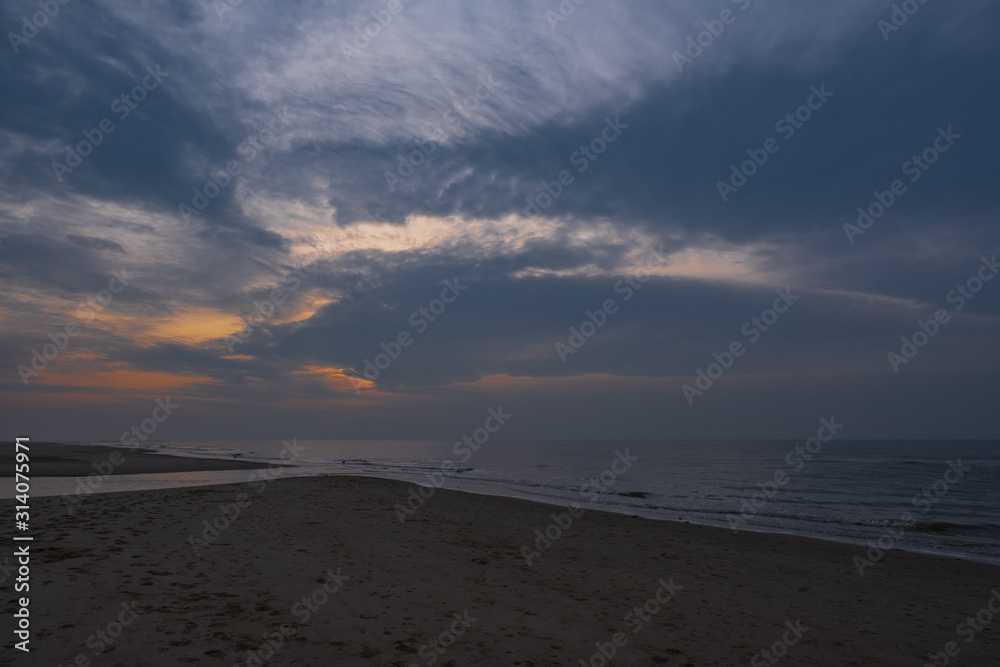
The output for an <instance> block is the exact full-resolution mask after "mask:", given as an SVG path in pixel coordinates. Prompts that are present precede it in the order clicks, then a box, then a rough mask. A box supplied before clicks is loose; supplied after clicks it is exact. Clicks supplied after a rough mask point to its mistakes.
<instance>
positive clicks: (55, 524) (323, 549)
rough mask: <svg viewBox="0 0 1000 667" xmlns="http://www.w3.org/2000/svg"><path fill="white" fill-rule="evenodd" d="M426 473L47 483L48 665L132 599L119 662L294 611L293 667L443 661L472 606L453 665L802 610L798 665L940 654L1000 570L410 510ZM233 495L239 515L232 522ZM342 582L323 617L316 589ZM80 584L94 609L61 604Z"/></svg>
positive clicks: (449, 497)
mask: <svg viewBox="0 0 1000 667" xmlns="http://www.w3.org/2000/svg"><path fill="white" fill-rule="evenodd" d="M410 488H411V485H410V484H409V483H405V482H400V481H393V480H387V479H381V478H372V477H346V476H344V477H307V478H302V479H297V480H296V481H292V480H291V479H277V480H274V481H272V482H270V483H269V484H268V485H267V486H266V488H261V489H257V490H255V489H254V488H253V486H252V485H239V486H237V487H234V486H233V485H231V484H227V485H221V486H206V487H192V488H175V489H161V490H150V491H133V492H124V493H107V494H99V495H95V496H94V497H93V498H91V499H90V500H89V501H88V503H87V504H85V505H83V506H81V508H80V509H79V512H78V515H77V516H76V517H74V518H69V517H66V516H65V515H62V513H61V512H60V506H59V500H58V498H37V499H35V500H34V501H33V504H34V506H33V516H37V519H35V521H36V522H37V523H38V525H40V526H41V527H42V528H41V530H40V534H39V535H38V537H36V540H38V542H40V544H38V546H39V547H40V548H41V547H42V546H43V545H44V547H45V550H44V551H40V552H39V556H40V557H41V559H40V560H39V561H38V562H37V564H35V567H37V568H38V570H39V571H38V573H37V575H36V576H37V577H38V578H37V579H34V580H33V583H34V581H40V582H45V583H42V584H41V585H40V590H39V591H38V592H36V591H35V587H34V586H33V587H32V592H33V598H32V604H33V608H32V614H33V616H32V617H33V618H35V619H36V621H35V622H36V623H37V624H38V625H37V627H39V628H42V627H45V628H56V627H58V628H60V631H59V632H58V633H55V634H51V635H47V636H46V637H39V638H37V639H36V640H35V642H33V647H32V651H33V652H38V653H41V655H40V656H36V659H43V662H46V664H49V662H52V664H71V663H72V660H73V659H74V657H75V656H76V655H78V654H80V653H85V654H87V655H88V656H90V657H91V658H92V659H95V658H97V657H98V655H97V654H95V652H94V651H93V650H92V649H89V648H87V638H88V636H89V635H91V634H92V633H93V632H94V627H95V624H96V625H97V627H103V625H104V624H105V623H107V622H108V621H110V620H112V619H114V618H115V615H116V614H117V613H118V612H120V611H121V606H120V605H121V604H122V603H129V602H133V601H134V602H135V604H136V605H137V608H138V609H139V610H140V613H139V615H138V619H137V620H136V621H135V622H134V624H133V625H132V626H131V627H129V628H126V629H125V631H124V632H123V634H122V636H121V637H120V638H119V639H117V640H116V641H115V643H114V646H113V647H112V648H113V649H114V655H112V661H113V662H115V663H119V662H121V663H122V664H134V665H138V666H141V665H152V664H163V663H162V660H163V659H165V658H168V657H169V659H170V662H171V664H182V663H184V662H187V663H198V662H208V661H209V658H212V659H218V660H222V661H224V662H220V664H239V665H241V666H242V665H245V664H247V663H248V660H249V658H248V655H249V653H248V652H253V651H257V650H258V649H259V648H260V646H261V644H262V641H263V640H262V639H261V638H262V635H263V634H268V633H274V632H275V631H276V630H277V629H278V628H281V627H282V626H283V625H284V626H287V628H288V629H290V630H295V632H294V633H293V634H290V635H288V636H287V637H285V640H284V641H283V642H282V643H281V645H280V646H279V647H278V648H277V650H276V652H275V653H276V655H275V656H274V659H273V660H274V662H273V664H293V665H294V664H313V663H314V662H316V661H318V660H319V659H320V658H322V659H323V660H324V661H326V662H330V659H331V658H333V661H334V662H336V664H345V665H365V664H396V663H399V664H404V665H410V664H418V665H424V664H427V663H426V661H425V660H424V659H423V658H422V657H420V651H421V650H422V649H423V650H424V651H425V653H424V655H431V654H430V653H427V648H426V647H428V646H430V645H431V644H432V643H433V640H434V639H435V638H437V637H438V636H439V635H441V633H442V632H443V631H446V630H448V628H449V627H450V624H451V623H452V622H453V621H454V614H459V615H462V614H463V611H464V610H468V613H469V617H470V618H475V619H476V620H475V622H474V623H473V624H472V625H471V626H470V627H468V628H466V630H467V632H466V633H465V636H463V637H460V638H458V639H456V640H455V641H454V643H453V644H452V645H451V646H450V647H449V648H448V649H447V652H446V653H445V654H444V655H443V656H440V664H447V663H448V661H454V664H497V661H498V660H499V661H502V662H503V663H504V664H522V665H527V664H535V665H538V666H541V665H566V664H574V665H575V664H578V662H579V660H581V659H582V660H588V659H589V657H590V656H591V655H592V654H594V653H595V651H596V650H598V649H597V648H595V647H596V646H598V645H603V646H607V645H608V644H607V643H608V642H609V641H611V637H612V635H613V634H614V633H619V632H621V633H624V634H623V637H625V638H626V639H627V643H626V644H624V645H622V646H619V648H617V649H616V650H617V655H616V656H615V664H621V665H648V664H664V665H668V666H669V667H679V666H681V665H684V664H686V663H691V664H734V663H740V664H746V663H749V662H750V661H751V660H752V659H753V657H754V656H755V655H757V654H759V652H760V651H761V650H762V649H765V648H767V647H769V646H771V645H772V644H773V643H774V642H775V641H776V640H780V639H781V637H782V633H783V632H785V630H786V629H787V627H786V623H789V622H791V623H793V624H795V623H797V622H798V623H801V624H802V626H804V627H806V628H808V630H807V631H805V632H804V635H803V636H802V638H801V641H799V642H797V643H796V644H795V645H790V646H788V654H789V664H801V665H827V664H852V663H854V664H873V663H874V664H885V665H896V664H900V665H902V664H922V663H923V662H926V656H927V654H928V653H936V652H939V651H941V650H943V647H944V646H945V644H946V643H947V642H948V641H953V640H955V639H956V634H955V629H956V626H957V625H958V624H959V623H961V622H962V621H963V620H964V619H965V618H966V617H967V616H969V615H970V614H972V615H974V614H975V613H976V610H978V609H980V608H982V607H983V606H984V605H985V604H986V602H987V601H988V599H989V598H990V595H991V590H993V589H995V588H996V586H997V584H998V582H1000V569H998V568H997V566H995V565H989V564H983V563H975V562H970V561H963V560H958V559H948V558H941V557H938V556H932V555H924V554H916V553H911V552H905V551H890V552H887V553H886V556H885V558H884V559H883V560H882V561H881V562H879V563H878V564H877V565H876V566H875V567H873V568H869V569H868V570H867V571H866V572H865V574H864V576H859V575H858V573H857V572H856V571H855V568H854V566H853V564H852V562H851V557H852V556H853V555H855V552H856V550H855V549H852V548H850V547H849V546H847V545H843V544H837V543H834V542H828V541H823V540H818V539H813V538H808V537H799V536H791V535H778V534H773V533H756V532H749V531H741V532H740V533H739V534H737V535H733V534H732V533H731V532H730V531H728V530H726V529H724V528H717V527H712V526H702V525H697V524H685V523H681V522H675V521H655V520H648V519H643V518H631V517H628V516H625V515H621V514H618V513H612V512H602V511H593V512H586V513H584V514H583V515H582V516H579V517H577V518H572V519H570V518H568V517H569V514H568V513H567V512H566V511H565V508H564V510H563V511H560V510H559V509H558V508H554V507H553V506H550V505H547V504H543V503H538V502H534V501H527V500H520V499H515V498H504V497H498V496H486V495H479V494H472V493H465V492H462V491H459V490H452V489H437V490H435V493H434V495H433V496H432V497H430V498H429V499H426V500H425V502H424V504H423V505H422V506H420V507H418V508H417V509H416V510H415V511H414V513H413V514H412V515H409V516H408V518H407V519H406V520H405V521H404V522H403V523H400V521H399V520H398V518H397V513H396V509H395V506H397V505H406V503H407V497H408V492H409V490H410ZM240 493H244V494H246V496H247V497H246V498H245V502H243V503H241V505H243V506H242V507H241V509H239V510H235V509H233V508H232V506H233V504H234V503H237V499H238V498H239V494H240ZM223 508H230V510H231V511H232V512H236V514H235V515H233V514H230V515H229V519H228V520H227V521H222V520H221V517H222V512H223ZM560 515H562V516H560ZM557 517H558V518H557ZM567 522H568V525H567ZM213 523H214V525H215V526H216V527H217V528H218V530H217V531H216V533H217V534H216V535H213V533H212V532H210V530H214V529H210V528H209V527H208V526H210V525H211V524H213ZM557 524H558V525H557ZM560 525H561V526H562V527H559V526H560ZM553 526H555V527H553ZM536 531H538V532H536ZM539 533H540V534H541V535H542V539H539V537H538V535H539ZM104 535H111V536H114V537H116V538H118V539H117V541H116V542H115V543H114V544H110V543H109V542H107V538H106V537H104ZM545 535H548V537H544V536H545ZM205 538H207V539H205ZM192 544H195V545H197V547H198V548H197V549H194V548H193V546H192ZM526 550H527V552H528V553H526ZM531 552H537V555H534V556H532V557H531V558H530V562H527V559H526V556H527V555H530V553H531ZM43 554H44V555H43ZM325 573H332V575H328V574H325ZM331 577H341V579H342V581H340V583H339V584H338V585H336V586H335V585H333V584H332V583H330V582H331V581H332V579H331ZM661 581H662V582H665V584H666V585H667V586H668V588H669V587H671V586H672V588H670V593H669V594H668V595H667V596H663V595H661V594H662V593H663V592H664V590H665V589H663V585H662V584H660V583H658V582H661ZM49 582H51V583H49ZM324 586H327V588H325V589H324V590H325V593H324V594H322V595H321V597H322V599H323V600H324V603H323V604H320V603H319V601H318V598H313V599H316V600H317V604H316V605H315V606H316V610H315V611H312V612H310V613H309V614H308V615H307V616H305V617H304V616H303V608H302V607H301V605H300V606H299V607H296V605H297V604H298V602H297V601H300V599H308V596H309V595H310V593H311V592H314V591H316V590H318V589H319V588H322V587H324ZM318 595H319V594H318ZM67 596H69V597H70V599H77V600H79V604H76V605H73V606H71V607H70V606H67V605H65V604H62V603H61V602H60V601H61V600H65V599H66V597H67ZM304 596H305V597H304ZM650 599H656V600H658V601H659V602H658V603H657V604H656V605H655V606H656V607H657V612H656V613H655V614H653V613H652V612H650V613H648V614H646V616H647V617H648V618H647V620H646V621H644V622H643V624H642V628H640V630H639V631H637V632H635V633H633V632H631V630H630V628H631V627H634V626H633V625H632V624H633V623H635V622H636V617H635V615H634V614H633V615H632V618H630V620H628V621H626V620H625V618H626V615H628V614H630V610H632V609H633V608H634V607H636V606H637V605H640V606H641V605H643V602H644V601H648V600H650ZM116 609H117V610H118V611H115V610H116ZM650 609H651V608H650ZM83 610H86V612H84V611H83ZM95 615H96V616H95ZM105 617H107V618H105ZM304 618H306V619H307V620H306V622H304V623H302V622H300V621H302V620H303V619H304ZM102 619H103V620H102ZM720 637H726V638H727V639H726V641H724V642H720V641H719V638H720ZM960 645H961V647H962V654H963V655H962V657H963V664H964V663H966V662H968V664H989V663H991V662H996V661H998V660H1000V638H997V637H996V636H995V633H981V634H979V635H978V636H977V637H976V638H975V641H974V643H971V644H968V645H966V644H965V643H961V644H960ZM373 658H378V662H377V663H373V660H372V659H373ZM215 661H216V660H212V662H215ZM918 661H920V662H919V663H918Z"/></svg>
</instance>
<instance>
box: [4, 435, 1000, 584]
mask: <svg viewBox="0 0 1000 667" xmlns="http://www.w3.org/2000/svg"><path fill="white" fill-rule="evenodd" d="M36 448H43V449H44V450H45V451H44V452H43V454H42V457H41V458H39V457H38V455H37V449H36ZM32 450H33V458H32V469H33V474H32V477H33V478H34V479H35V481H36V482H38V481H39V478H43V477H54V478H59V477H85V476H87V475H88V474H93V473H95V472H99V471H97V470H96V469H95V467H94V465H93V463H94V462H104V461H107V460H108V459H109V457H110V456H111V454H110V452H113V451H119V452H126V453H123V456H124V458H125V462H124V463H123V464H122V465H120V466H116V467H114V468H113V471H112V473H111V474H114V475H159V474H166V473H188V472H192V473H193V472H215V471H238V470H255V469H257V470H259V469H264V468H268V467H272V468H274V467H282V468H297V469H298V471H299V472H301V473H305V471H306V470H308V469H309V468H311V467H313V465H314V464H304V465H289V464H284V463H278V462H276V461H275V460H273V459H270V460H254V459H252V458H251V459H246V460H237V459H226V458H221V457H213V456H195V455H184V454H179V453H177V450H171V453H170V454H160V453H158V452H157V450H150V449H138V450H135V451H134V452H129V448H127V447H119V446H117V445H113V444H99V445H97V444H86V445H80V444H61V443H41V442H40V443H35V444H33V445H32ZM39 462H41V466H39ZM315 465H322V464H315ZM13 466H14V461H13V452H6V453H5V454H3V455H0V470H4V471H6V473H7V477H13V474H14V468H13ZM36 467H43V468H44V469H46V470H56V471H57V472H56V473H55V474H51V473H50V474H45V473H44V472H43V473H42V474H39V473H37V472H35V470H36ZM106 469H107V466H105V470H106ZM417 474H418V473H414V475H417ZM328 476H329V477H352V476H357V477H365V478H372V479H384V480H391V481H401V482H404V483H408V484H415V485H418V486H425V487H426V486H427V485H426V484H422V483H421V482H420V481H414V480H413V479H409V478H407V476H406V475H405V474H400V475H398V476H393V474H392V473H381V472H372V473H359V471H356V470H351V471H344V472H340V471H338V472H334V473H330V472H316V473H315V474H308V473H305V474H296V475H295V477H303V478H305V477H328ZM244 482H245V480H244V479H240V480H233V481H225V482H223V481H219V482H218V483H215V482H209V483H200V484H192V485H184V486H178V487H176V488H204V487H208V486H217V485H218V486H223V485H230V486H231V485H233V484H241V483H244ZM460 484H461V486H460ZM443 489H447V490H451V491H457V492H459V493H467V494H472V495H480V496H490V497H496V498H510V499H517V500H525V501H528V502H535V503H539V504H541V505H545V506H548V507H556V508H561V509H563V510H565V509H566V508H567V507H568V506H569V505H570V502H576V503H577V504H579V505H580V506H581V507H582V508H583V510H584V511H587V512H605V513H608V514H614V515H619V516H624V517H632V516H637V517H641V518H643V519H647V520H651V521H662V522H667V523H679V524H690V525H698V526H706V527H710V528H719V529H722V530H727V531H729V528H727V526H726V523H725V522H724V521H723V520H721V519H719V520H717V521H712V520H698V519H693V520H692V519H689V518H679V519H672V518H668V517H664V516H660V515H657V514H656V513H652V512H644V510H643V508H641V507H628V506H616V505H605V504H593V503H586V502H578V501H576V500H572V501H565V499H556V498H550V497H546V496H534V495H531V494H528V493H523V492H518V491H516V490H512V489H505V488H503V486H502V485H491V484H488V483H469V482H464V480H462V479H460V478H453V483H452V484H446V485H444V486H443V487H441V488H440V489H436V490H443ZM130 492H132V490H129V489H124V490H121V489H114V490H112V489H110V488H107V489H101V488H98V489H94V490H93V493H94V494H104V493H130ZM36 497H45V496H44V495H37V496H36ZM744 531H746V532H751V533H760V534H765V535H787V536H793V537H802V538H806V539H812V540H817V541H821V542H829V543H834V544H844V545H850V546H853V547H857V548H859V550H860V551H863V550H865V549H866V548H867V546H868V545H867V542H868V541H869V540H873V539H877V537H878V536H872V537H867V536H865V537H851V536H842V535H830V534H824V533H818V532H809V531H808V530H804V529H803V530H797V529H795V528H782V527H773V528H772V527H767V526H748V525H743V526H741V527H740V528H739V532H744ZM903 542H904V543H903V544H893V546H892V547H891V548H890V549H889V550H888V551H902V552H907V553H914V554H924V555H928V556H935V557H941V558H946V559H951V560H958V561H964V562H972V563H981V564H984V565H993V566H998V567H1000V558H998V557H995V556H987V555H980V554H976V553H961V552H949V551H942V550H939V549H933V548H929V547H921V546H920V545H917V546H910V545H907V544H905V538H904V539H903Z"/></svg>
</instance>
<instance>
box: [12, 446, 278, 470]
mask: <svg viewBox="0 0 1000 667" xmlns="http://www.w3.org/2000/svg"><path fill="white" fill-rule="evenodd" d="M29 452H30V454H31V476H32V477H78V476H86V475H89V474H90V473H92V472H95V471H110V472H108V473H107V474H112V475H139V474H148V473H164V472H190V471H193V470H241V469H244V468H245V469H251V468H262V467H264V466H265V465H266V464H261V463H252V462H248V461H238V460H236V459H233V460H231V461H230V460H225V459H194V458H183V457H179V456H163V455H162V454H156V453H153V452H150V451H148V450H142V449H137V450H135V451H129V449H128V448H127V447H125V448H112V447H95V446H93V445H60V444H55V443H47V442H32V443H30V450H29ZM14 453H15V452H14V448H13V447H4V448H3V452H0V475H3V476H5V477H13V476H14ZM112 457H114V458H112ZM118 457H121V459H119V458H118ZM119 460H120V461H121V462H120V463H118V461H119ZM109 464H111V465H109ZM102 466H103V467H102Z"/></svg>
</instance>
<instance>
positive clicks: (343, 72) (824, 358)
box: [0, 0, 1000, 440]
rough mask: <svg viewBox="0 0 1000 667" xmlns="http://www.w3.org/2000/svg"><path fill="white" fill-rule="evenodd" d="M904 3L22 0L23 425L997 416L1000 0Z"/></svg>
mask: <svg viewBox="0 0 1000 667" xmlns="http://www.w3.org/2000/svg"><path fill="white" fill-rule="evenodd" d="M233 2H234V3H235V2H236V0H233ZM902 4H903V5H906V7H905V8H904V7H902V6H899V5H897V8H894V6H893V3H891V2H888V1H886V0H876V1H872V0H841V1H840V2H835V3H832V2H802V1H801V0H768V1H767V2H764V0H710V1H695V0H683V1H682V0H676V1H668V2H653V1H637V2H628V3H625V2H605V1H602V0H589V1H584V2H583V3H582V4H580V5H576V4H575V3H574V2H571V1H570V0H565V1H564V2H562V3H561V5H560V3H559V2H557V0H538V1H515V0H510V1H509V2H502V3H482V4H480V3H476V4H470V3H463V2H452V1H450V0H411V1H409V2H397V1H396V0H391V1H390V0H363V1H354V0H327V1H323V0H298V1H294V2H280V3H279V2H263V1H262V0H244V1H243V2H241V3H238V4H236V6H231V5H230V4H227V3H225V2H209V1H208V0H205V1H193V2H192V1H188V0H176V1H172V2H128V3H125V2H121V3H105V2H99V1H90V0H70V1H69V2H67V3H66V4H58V3H57V2H52V3H51V6H48V5H46V3H45V2H42V3H38V2H35V1H25V0H15V1H12V2H6V3H4V5H3V10H2V14H0V16H2V20H0V23H2V25H3V26H4V28H5V32H7V36H6V42H7V43H6V44H5V45H4V48H3V55H2V57H0V58H2V63H0V67H2V69H0V77H2V90H3V99H4V103H3V106H2V111H0V156H2V158H0V278H2V281H3V289H2V290H0V369H3V372H2V373H0V422H2V423H3V425H4V427H5V429H4V430H5V431H6V432H7V435H6V436H4V437H6V438H8V439H9V438H10V437H13V435H14V434H15V433H16V434H18V435H30V436H32V437H33V438H35V439H44V438H53V439H54V438H61V439H71V440H85V439H96V440H117V439H118V438H119V435H120V434H121V432H122V431H124V430H126V429H128V428H129V427H130V426H131V425H133V424H136V423H139V422H140V421H141V420H142V419H144V418H146V417H148V416H149V415H150V412H151V410H152V409H153V407H154V400H155V399H157V398H161V399H165V398H166V397H170V399H171V400H172V401H173V402H174V403H178V404H180V407H179V408H178V409H177V410H176V412H175V413H174V414H173V415H172V416H171V417H170V418H169V419H168V420H167V421H166V422H165V423H163V424H162V425H161V426H160V427H159V430H158V432H157V433H156V438H162V439H200V438H243V437H256V438H287V437H292V436H296V437H299V438H425V437H426V438H453V437H458V436H460V435H461V434H462V433H464V432H467V431H469V430H470V428H471V427H473V426H475V425H478V424H480V423H481V422H482V419H483V417H482V415H483V413H484V411H485V410H486V409H487V408H489V407H496V406H500V405H502V406H503V408H504V410H505V411H507V412H509V413H512V414H513V415H514V418H513V419H512V420H511V422H510V424H509V425H507V426H505V427H504V429H505V431H504V433H503V436H504V437H509V438H531V437H537V438H561V437H596V438H613V437H626V438H741V437H750V438H765V437H783V438H796V439H798V438H805V437H808V436H809V435H810V434H811V433H810V429H813V430H814V428H815V423H816V421H817V419H818V418H819V417H829V416H831V415H832V416H835V417H836V418H837V419H838V420H839V421H841V422H843V423H844V424H845V425H846V427H845V430H844V431H843V435H844V437H852V438H881V437H901V438H996V437H1000V429H998V421H997V417H996V415H997V412H996V409H997V395H998V391H997V376H998V370H1000V352H998V347H997V336H998V331H1000V280H998V281H996V282H995V283H993V282H989V281H988V280H987V281H985V282H983V281H984V279H986V278H992V277H993V274H994V273H995V272H996V271H997V269H996V268H995V266H994V264H992V261H993V259H992V258H994V257H995V256H996V253H997V252H998V250H1000V247H998V246H1000V234H998V230H997V214H998V212H1000V211H998V208H1000V207H998V203H1000V197H998V193H1000V189H998V187H997V176H998V168H997V161H998V159H1000V130H998V127H997V121H996V119H997V118H998V117H1000V113H998V112H1000V93H998V90H997V81H998V80H1000V43H998V42H997V40H996V35H995V26H997V25H998V24H1000V6H998V5H997V3H995V2H989V1H986V0H967V1H965V2H961V3H946V2H943V1H940V0H938V1H935V0H931V1H930V2H927V3H926V4H924V5H919V3H917V2H916V1H915V0H911V1H910V2H904V3H902ZM46 6H48V14H54V15H51V16H50V15H48V14H46V10H45V7H46ZM906 9H908V10H910V11H911V12H912V14H907V13H906V11H905V10H906ZM914 10H915V11H914ZM754 160H756V162H754ZM894 181H896V183H895V185H894ZM894 188H895V192H894V191H893V190H894ZM880 199H881V202H880V201H879V200H880ZM859 207H861V208H862V211H863V212H864V211H867V212H868V214H869V215H870V216H871V217H862V218H861V221H860V223H859V221H858V218H859V211H858V209H859ZM959 287H961V290H962V291H959V290H958V288H959ZM776 290H780V291H781V292H780V293H781V294H784V295H785V298H784V299H781V297H780V296H778V292H776ZM789 290H790V291H789ZM963 291H964V294H965V296H963ZM442 299H443V300H442ZM446 302H449V303H446ZM606 305H607V306H608V309H607V310H602V309H603V308H604V307H605V306H606ZM774 306H777V309H778V310H781V311H784V312H780V313H779V312H777V311H775V310H772V311H769V310H768V309H771V308H772V307H774ZM421 308H423V309H425V310H424V311H423V312H421V310H420V309H421ZM588 311H589V312H590V313H591V315H590V316H588V315H587V312H588ZM598 311H601V312H598ZM939 311H940V312H939ZM935 314H937V317H938V320H937V321H935ZM753 318H757V320H756V321H755V320H754V319H753ZM593 320H596V321H597V323H599V324H601V326H597V325H596V324H584V323H585V322H591V321H593ZM919 322H924V325H923V330H922V329H921V325H920V324H919ZM67 325H69V333H67ZM571 328H572V330H571ZM925 331H926V332H927V333H924V332H925ZM574 332H578V333H574ZM917 332H919V333H917ZM930 333H933V335H930ZM588 334H589V335H588ZM903 337H906V338H907V339H908V341H910V342H909V343H905V344H904V341H903V340H902V338H903ZM397 341H401V342H404V343H407V344H406V345H405V347H404V346H399V347H398V348H397V347H396V346H397V345H398V342H397ZM736 343H738V345H736V346H735V349H736V350H737V351H739V352H740V354H739V356H735V357H732V358H730V357H728V356H727V355H728V354H729V353H730V349H731V348H732V347H733V346H734V344H736ZM383 344H384V345H383ZM910 345H912V347H911V346H910ZM384 350H386V351H385V352H384ZM890 353H891V355H892V356H890ZM380 354H381V355H384V356H381V357H380V356H378V355H380ZM390 355H392V356H394V357H395V358H391V356H390ZM717 359H718V360H719V361H717ZM713 363H716V364H718V365H716V366H712V364H713ZM723 366H728V368H723ZM709 375H712V376H714V378H710V377H709ZM685 385H687V388H685Z"/></svg>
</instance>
